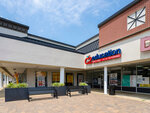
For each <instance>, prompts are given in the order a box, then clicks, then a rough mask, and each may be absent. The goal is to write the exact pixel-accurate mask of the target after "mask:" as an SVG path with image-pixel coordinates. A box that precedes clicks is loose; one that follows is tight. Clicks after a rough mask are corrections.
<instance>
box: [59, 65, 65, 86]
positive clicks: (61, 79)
mask: <svg viewBox="0 0 150 113" xmlns="http://www.w3.org/2000/svg"><path fill="white" fill-rule="evenodd" d="M64 79H65V68H63V67H61V68H60V83H65V81H64Z"/></svg>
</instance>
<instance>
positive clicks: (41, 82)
mask: <svg viewBox="0 0 150 113" xmlns="http://www.w3.org/2000/svg"><path fill="white" fill-rule="evenodd" d="M35 85H36V87H47V73H46V72H43V71H38V72H36V84H35Z"/></svg>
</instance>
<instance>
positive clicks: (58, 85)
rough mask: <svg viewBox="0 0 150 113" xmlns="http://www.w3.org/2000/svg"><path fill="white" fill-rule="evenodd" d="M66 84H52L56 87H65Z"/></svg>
mask: <svg viewBox="0 0 150 113" xmlns="http://www.w3.org/2000/svg"><path fill="white" fill-rule="evenodd" d="M64 85H65V84H64V83H59V82H55V83H53V84H52V86H54V87H61V86H64Z"/></svg>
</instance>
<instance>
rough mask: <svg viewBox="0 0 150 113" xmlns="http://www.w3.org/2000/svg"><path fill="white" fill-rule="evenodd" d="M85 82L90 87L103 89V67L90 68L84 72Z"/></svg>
mask: <svg viewBox="0 0 150 113" xmlns="http://www.w3.org/2000/svg"><path fill="white" fill-rule="evenodd" d="M86 82H87V83H88V85H90V86H91V88H96V89H103V87H104V71H103V69H99V70H92V71H87V72H86Z"/></svg>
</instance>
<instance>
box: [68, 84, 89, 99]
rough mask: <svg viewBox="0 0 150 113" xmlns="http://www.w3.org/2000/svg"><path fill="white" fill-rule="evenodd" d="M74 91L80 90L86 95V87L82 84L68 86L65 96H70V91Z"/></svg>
mask: <svg viewBox="0 0 150 113" xmlns="http://www.w3.org/2000/svg"><path fill="white" fill-rule="evenodd" d="M76 91H78V92H81V93H82V94H87V95H88V91H87V88H86V87H84V86H68V87H67V91H66V94H67V96H68V95H69V96H70V97H71V92H76Z"/></svg>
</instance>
